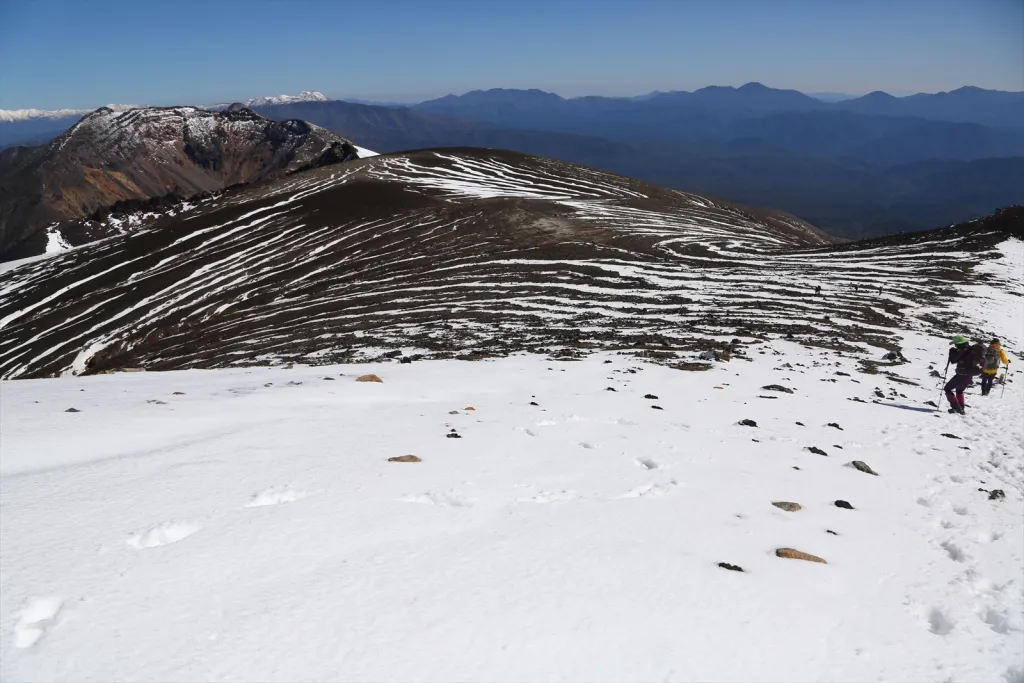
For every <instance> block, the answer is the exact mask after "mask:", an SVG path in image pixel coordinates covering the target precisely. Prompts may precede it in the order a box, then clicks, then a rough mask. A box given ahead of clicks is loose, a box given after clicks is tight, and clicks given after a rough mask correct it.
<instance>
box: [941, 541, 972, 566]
mask: <svg viewBox="0 0 1024 683" xmlns="http://www.w3.org/2000/svg"><path fill="white" fill-rule="evenodd" d="M940 545H941V547H942V549H943V550H945V551H946V554H947V555H949V559H951V560H953V561H954V562H966V561H967V560H968V559H969V558H968V556H967V553H965V552H964V551H963V550H962V549H961V548H960V546H958V545H957V544H956V543H953V542H952V541H943V542H942V543H941V544H940Z"/></svg>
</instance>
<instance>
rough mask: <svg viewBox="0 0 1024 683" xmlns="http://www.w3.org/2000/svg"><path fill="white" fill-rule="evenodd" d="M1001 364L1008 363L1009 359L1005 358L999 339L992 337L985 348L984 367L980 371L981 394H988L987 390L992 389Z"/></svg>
mask: <svg viewBox="0 0 1024 683" xmlns="http://www.w3.org/2000/svg"><path fill="white" fill-rule="evenodd" d="M1001 364H1002V365H1009V364H1010V361H1009V360H1008V359H1007V358H1006V352H1005V351H1003V347H1002V346H1001V345H1000V344H999V340H998V339H993V340H992V341H991V342H989V345H988V348H987V349H985V368H984V369H983V370H982V371H981V395H982V396H988V392H990V391H992V385H993V384H995V381H996V375H997V374H998V373H999V366H1000V365H1001Z"/></svg>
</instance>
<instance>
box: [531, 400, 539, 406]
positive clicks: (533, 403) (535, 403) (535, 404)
mask: <svg viewBox="0 0 1024 683" xmlns="http://www.w3.org/2000/svg"><path fill="white" fill-rule="evenodd" d="M530 405H531V406H539V405H540V404H539V403H537V402H536V401H530Z"/></svg>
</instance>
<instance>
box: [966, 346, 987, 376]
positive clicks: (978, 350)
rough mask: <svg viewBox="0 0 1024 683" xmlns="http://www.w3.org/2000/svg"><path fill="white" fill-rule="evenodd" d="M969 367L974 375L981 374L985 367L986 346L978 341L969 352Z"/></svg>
mask: <svg viewBox="0 0 1024 683" xmlns="http://www.w3.org/2000/svg"><path fill="white" fill-rule="evenodd" d="M966 365H967V369H968V370H969V371H970V373H971V374H972V375H980V374H981V370H982V368H983V367H985V347H984V346H983V345H982V344H981V342H978V343H977V344H975V345H974V346H972V347H971V348H970V349H969V350H968V352H967V364H966Z"/></svg>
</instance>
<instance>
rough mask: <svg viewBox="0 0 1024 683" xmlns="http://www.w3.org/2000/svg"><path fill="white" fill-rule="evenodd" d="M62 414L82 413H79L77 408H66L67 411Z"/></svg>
mask: <svg viewBox="0 0 1024 683" xmlns="http://www.w3.org/2000/svg"><path fill="white" fill-rule="evenodd" d="M64 412H65V413H80V412H82V411H81V410H79V409H78V408H68V409H67V410H65V411H64Z"/></svg>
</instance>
